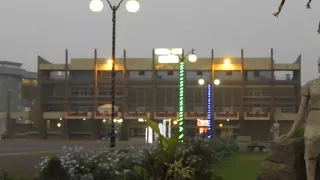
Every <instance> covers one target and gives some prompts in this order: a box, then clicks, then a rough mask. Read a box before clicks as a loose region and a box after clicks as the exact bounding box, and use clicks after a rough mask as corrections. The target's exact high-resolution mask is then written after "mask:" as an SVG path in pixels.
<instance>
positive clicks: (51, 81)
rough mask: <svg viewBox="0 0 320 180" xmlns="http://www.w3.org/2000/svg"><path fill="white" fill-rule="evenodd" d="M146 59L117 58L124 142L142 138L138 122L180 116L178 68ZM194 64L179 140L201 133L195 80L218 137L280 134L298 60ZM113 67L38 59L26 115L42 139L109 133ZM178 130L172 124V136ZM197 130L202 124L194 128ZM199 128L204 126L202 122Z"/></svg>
mask: <svg viewBox="0 0 320 180" xmlns="http://www.w3.org/2000/svg"><path fill="white" fill-rule="evenodd" d="M157 58H158V57H157V55H155V54H154V51H153V54H152V58H128V57H126V53H125V52H124V55H123V58H117V59H116V64H115V66H116V94H115V97H116V99H115V103H116V106H117V107H119V111H117V114H116V120H115V122H116V124H117V130H118V131H120V134H121V136H122V137H123V138H124V139H125V138H127V137H132V136H144V133H145V123H144V119H151V120H154V121H157V122H160V121H162V120H164V119H170V120H171V121H172V122H174V121H175V120H176V119H177V113H178V86H179V77H178V75H179V65H178V64H159V63H158V59H157ZM225 59H226V58H217V57H214V56H213V51H212V56H211V57H209V58H198V60H197V62H195V63H190V62H186V65H185V67H186V89H185V123H184V124H185V129H186V130H185V133H186V135H187V136H193V135H195V134H197V133H199V132H200V131H201V129H202V128H203V127H201V125H199V121H200V120H206V119H207V113H206V112H207V88H206V86H201V85H199V84H198V79H199V78H203V79H204V80H205V81H206V82H212V81H213V80H214V79H216V78H219V80H220V82H221V83H220V85H218V86H213V90H212V93H213V94H212V95H213V102H214V104H213V109H212V112H214V113H213V118H214V122H215V125H216V126H217V128H219V129H220V132H221V134H229V135H244V136H251V137H252V138H253V139H256V140H268V138H269V137H270V128H271V125H272V124H273V122H274V120H278V121H279V122H280V125H281V129H282V130H283V131H287V130H288V128H289V127H290V126H291V124H292V122H293V120H294V118H295V114H296V112H297V108H298V104H299V99H300V88H301V71H300V69H301V56H299V57H298V59H297V60H296V61H295V62H293V63H291V64H277V63H276V62H275V61H274V59H273V51H272V50H271V55H270V57H267V58H247V57H244V54H243V51H241V56H240V57H228V59H229V60H228V61H229V62H228V63H226V62H225ZM111 66H112V65H111V64H110V63H109V61H108V60H107V59H104V58H91V59H85V58H78V59H71V62H69V59H68V56H66V60H65V64H52V63H50V62H49V61H47V60H45V59H43V58H42V57H38V83H39V84H38V85H39V88H38V92H37V100H36V105H35V107H34V108H33V109H32V110H31V114H30V116H31V117H32V119H33V120H34V121H35V122H36V124H37V127H38V129H39V131H40V133H41V135H42V137H47V135H48V134H49V135H50V133H55V132H61V133H62V134H63V135H64V137H66V138H73V137H76V136H77V135H79V134H82V135H84V134H86V135H87V136H90V137H93V138H95V139H96V138H99V137H101V136H102V135H103V134H105V133H108V132H110V116H111V113H110V112H109V111H105V113H99V107H102V106H106V105H108V104H111V93H110V92H111V90H110V89H111ZM175 124H176V123H172V127H173V132H174V129H176V128H177V127H176V125H175ZM200 124H201V123H200ZM202 124H203V123H202Z"/></svg>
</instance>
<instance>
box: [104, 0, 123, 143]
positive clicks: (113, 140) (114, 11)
mask: <svg viewBox="0 0 320 180" xmlns="http://www.w3.org/2000/svg"><path fill="white" fill-rule="evenodd" d="M107 2H108V3H109V6H110V8H111V10H112V70H111V137H110V147H111V148H113V147H116V133H115V125H114V115H115V112H114V106H115V88H116V85H115V81H116V71H115V64H116V63H115V62H116V17H117V16H116V15H117V10H118V9H119V7H120V5H121V3H122V2H123V0H121V1H120V2H119V4H118V5H117V6H112V5H111V3H110V1H109V0H107Z"/></svg>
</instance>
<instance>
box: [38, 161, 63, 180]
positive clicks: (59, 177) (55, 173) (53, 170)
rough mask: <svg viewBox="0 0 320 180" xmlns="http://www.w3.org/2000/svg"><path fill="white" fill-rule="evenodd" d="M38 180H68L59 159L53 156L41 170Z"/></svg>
mask: <svg viewBox="0 0 320 180" xmlns="http://www.w3.org/2000/svg"><path fill="white" fill-rule="evenodd" d="M37 179H39V180H69V176H68V173H67V170H66V169H65V168H64V167H63V166H62V164H61V160H60V158H58V157H56V156H53V157H51V158H50V159H49V161H48V162H47V163H46V165H45V166H44V167H43V169H42V170H41V172H40V174H39V177H38V178H37Z"/></svg>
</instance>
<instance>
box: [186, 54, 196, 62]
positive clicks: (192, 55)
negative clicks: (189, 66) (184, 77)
mask: <svg viewBox="0 0 320 180" xmlns="http://www.w3.org/2000/svg"><path fill="white" fill-rule="evenodd" d="M188 59H189V61H190V62H196V61H197V60H198V57H197V56H196V55H195V54H190V55H189V57H188Z"/></svg>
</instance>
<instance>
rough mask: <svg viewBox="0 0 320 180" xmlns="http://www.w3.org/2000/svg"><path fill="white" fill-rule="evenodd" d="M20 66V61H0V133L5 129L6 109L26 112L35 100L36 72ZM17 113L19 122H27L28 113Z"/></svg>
mask: <svg viewBox="0 0 320 180" xmlns="http://www.w3.org/2000/svg"><path fill="white" fill-rule="evenodd" d="M21 66H22V64H21V63H15V62H8V61H0V121H1V122H0V134H1V133H3V132H4V131H5V130H6V121H5V120H6V119H7V116H6V112H7V110H10V111H11V112H27V111H29V110H30V108H31V107H32V105H33V101H34V100H35V96H36V85H37V74H36V73H34V72H29V71H26V70H25V69H22V68H21ZM9 104H10V106H9ZM8 107H10V108H8ZM18 114H19V119H20V121H19V123H24V122H25V123H26V122H29V121H28V113H18Z"/></svg>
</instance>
